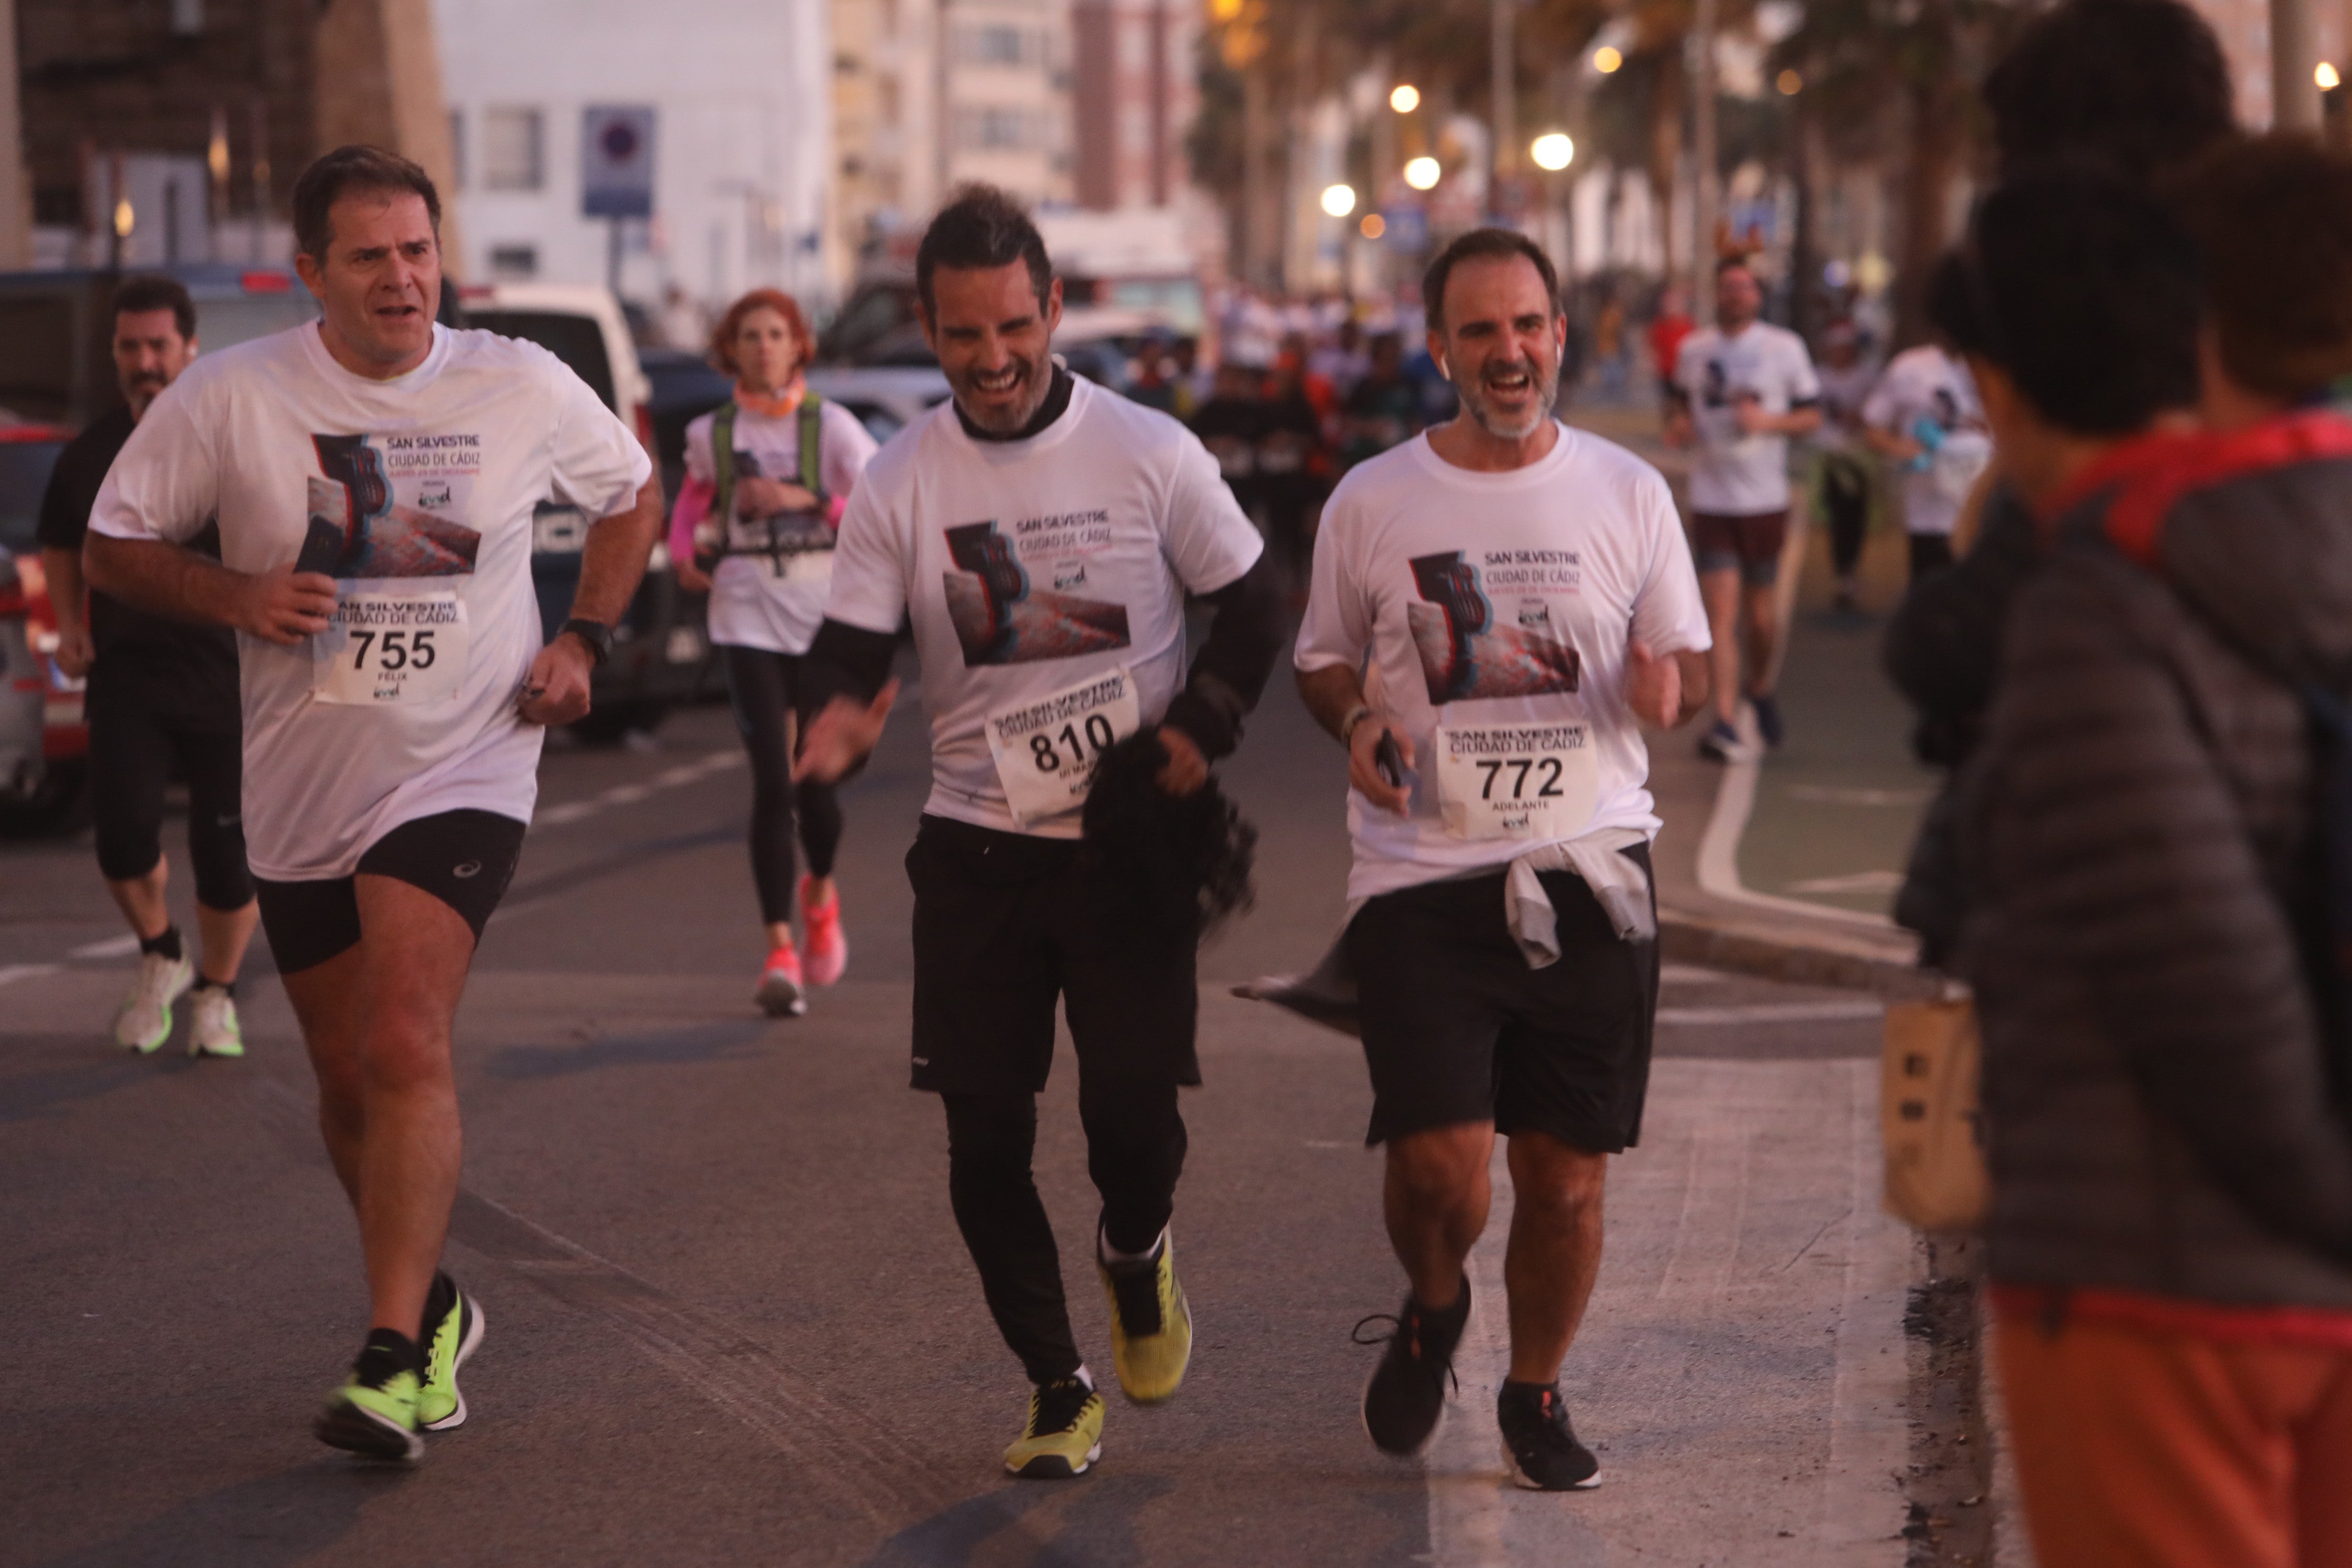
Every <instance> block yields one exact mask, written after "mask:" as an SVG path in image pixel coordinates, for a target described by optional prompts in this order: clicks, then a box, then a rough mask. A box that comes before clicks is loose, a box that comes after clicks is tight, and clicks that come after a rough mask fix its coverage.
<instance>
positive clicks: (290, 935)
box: [255, 811, 524, 974]
mask: <svg viewBox="0 0 2352 1568" xmlns="http://www.w3.org/2000/svg"><path fill="white" fill-rule="evenodd" d="M523 830H524V825H523V824H522V823H520V822H517V821H516V820H515V819H514V818H513V817H511V816H499V814H498V813H497V812H494V811H445V812H442V813H440V814H439V815H437V816H420V817H418V818H416V819H415V821H413V822H404V823H402V824H401V825H400V826H397V827H395V828H394V829H393V830H392V831H391V832H389V833H387V834H385V835H384V836H383V837H381V838H379V839H377V840H376V841H375V842H374V843H373V844H372V845H370V846H369V847H368V849H367V853H365V854H363V855H362V856H361V857H360V863H359V870H358V872H355V873H354V874H353V875H354V876H357V875H359V874H362V873H364V874H365V875H367V876H371V877H392V878H396V879H399V880H401V881H403V882H406V883H407V884H408V885H409V886H410V887H412V888H422V889H425V891H426V892H428V893H430V894H432V895H433V896H434V897H435V898H436V899H438V900H441V901H442V902H443V903H445V904H446V905H448V906H449V907H450V908H451V909H453V910H457V912H458V914H460V915H462V916H464V917H465V921H466V923H467V925H469V926H471V927H473V929H474V940H475V941H476V942H479V941H481V940H482V929H483V928H484V927H485V926H487V925H488V924H489V923H490V916H491V915H492V914H493V913H494V912H496V911H497V910H498V907H499V900H500V899H503V898H505V897H506V893H507V884H508V883H509V882H511V881H513V880H514V874H515V866H516V863H517V862H519V861H520V859H521V858H522V836H523ZM255 887H256V889H257V890H258V891H259V893H260V895H261V929H262V930H263V931H265V932H267V933H268V937H269V952H270V955H271V956H272V957H274V958H275V959H276V960H277V961H278V973H280V974H294V973H299V972H300V971H302V970H305V969H310V968H314V967H316V966H317V965H319V964H321V963H326V962H327V960H329V959H331V958H333V957H335V956H336V955H337V954H339V953H342V952H348V951H349V950H351V949H352V948H353V947H356V946H358V945H359V940H360V904H359V895H358V890H357V889H356V887H355V886H354V883H353V878H352V877H331V878H328V879H326V880H324V881H318V882H272V881H268V880H265V879H258V878H257V879H255Z"/></svg>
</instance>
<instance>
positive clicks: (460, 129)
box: [449, 109, 466, 191]
mask: <svg viewBox="0 0 2352 1568" xmlns="http://www.w3.org/2000/svg"><path fill="white" fill-rule="evenodd" d="M449 184H450V188H452V189H453V190H460V191H462V190H464V189H465V188H466V117H465V115H464V114H463V113H462V112H460V111H459V110H455V109H453V110H450V111H449Z"/></svg>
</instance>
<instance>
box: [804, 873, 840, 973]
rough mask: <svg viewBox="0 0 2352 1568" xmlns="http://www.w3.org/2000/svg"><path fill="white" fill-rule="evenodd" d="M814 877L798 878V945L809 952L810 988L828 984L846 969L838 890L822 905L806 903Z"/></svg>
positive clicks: (837, 888) (837, 887) (836, 888)
mask: <svg viewBox="0 0 2352 1568" xmlns="http://www.w3.org/2000/svg"><path fill="white" fill-rule="evenodd" d="M815 880H816V879H815V878H814V877H803V878H802V879H801V943H802V945H803V946H804V947H806V948H807V949H808V977H809V984H813V985H830V984H833V983H834V982H835V981H836V980H839V979H840V978H841V972H842V971H843V970H845V969H847V968H848V967H849V938H848V937H847V936H845V935H844V934H843V932H842V929H841V889H840V888H839V886H837V885H836V886H835V889H834V890H833V896H832V897H831V898H829V899H827V900H825V901H824V904H823V905H822V906H819V905H816V904H812V903H810V902H809V884H810V883H811V882H814V881H815Z"/></svg>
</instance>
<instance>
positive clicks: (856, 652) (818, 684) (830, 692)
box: [800, 617, 898, 724]
mask: <svg viewBox="0 0 2352 1568" xmlns="http://www.w3.org/2000/svg"><path fill="white" fill-rule="evenodd" d="M897 655H898V637H897V636H896V635H895V634H893V633H890V632H869V631H867V630H866V628H865V627H864V626H851V625H850V624H849V623H848V622H846V621H836V620H834V619H832V618H830V617H828V618H826V619H825V620H824V622H823V623H821V624H820V625H819V626H817V628H816V637H815V638H814V640H813V641H812V642H811V643H810V644H809V650H808V660H807V662H806V663H805V664H804V665H803V667H802V671H803V679H802V680H801V689H800V707H801V722H802V723H803V724H805V723H807V722H808V721H809V720H810V719H812V718H814V716H815V715H816V713H817V711H818V710H820V709H822V708H824V705H825V704H826V703H828V702H830V701H832V700H834V699H835V698H836V697H854V698H856V700H858V701H860V702H871V701H872V700H874V694H875V693H876V692H877V691H879V690H881V689H882V683H883V682H884V681H886V680H887V679H890V661H891V659H892V658H896V657H897Z"/></svg>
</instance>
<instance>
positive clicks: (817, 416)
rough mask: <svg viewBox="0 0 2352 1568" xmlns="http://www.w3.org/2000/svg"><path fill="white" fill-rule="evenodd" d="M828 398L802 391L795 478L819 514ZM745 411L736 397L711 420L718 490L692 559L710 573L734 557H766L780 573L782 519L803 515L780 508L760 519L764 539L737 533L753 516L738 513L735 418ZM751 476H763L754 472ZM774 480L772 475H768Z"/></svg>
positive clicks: (696, 533)
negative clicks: (746, 538) (747, 539)
mask: <svg viewBox="0 0 2352 1568" xmlns="http://www.w3.org/2000/svg"><path fill="white" fill-rule="evenodd" d="M823 408H824V399H823V398H821V397H819V396H818V395H816V394H815V393H814V392H808V393H803V394H802V395H801V405H800V409H799V412H798V416H797V419H796V423H797V426H798V429H799V436H800V471H799V473H798V474H796V475H795V476H794V481H795V482H796V483H797V484H799V486H800V487H801V489H804V490H806V491H808V492H809V494H811V495H813V496H814V497H816V507H815V509H814V510H816V512H817V513H818V514H819V515H820V516H821V515H822V514H823V513H824V510H825V504H826V499H827V498H826V496H825V493H824V484H823V482H822V477H821V476H822V468H823V464H822V457H823V447H824V430H823V418H822V410H823ZM740 412H741V409H740V407H739V405H737V404H736V402H735V400H734V399H733V398H731V397H730V398H729V399H728V400H727V401H726V402H725V403H723V404H721V405H719V408H718V409H717V411H716V412H714V413H713V414H712V416H711V419H710V469H711V481H712V484H713V487H714V493H713V495H712V496H711V499H710V511H709V515H708V516H706V517H705V518H704V520H703V521H702V523H701V525H700V526H698V527H697V528H696V529H695V531H694V563H695V565H696V566H697V567H698V569H700V570H701V571H703V572H704V573H709V572H711V571H714V570H716V569H717V567H718V565H719V562H721V561H723V560H725V559H726V558H727V557H728V556H730V555H764V556H766V557H767V558H768V563H769V565H770V567H771V568H772V569H775V570H778V571H781V570H782V565H783V557H784V554H785V551H784V541H783V532H782V522H783V520H785V519H787V518H792V517H795V516H798V515H800V514H799V513H794V512H778V513H775V514H774V515H772V516H771V517H768V518H765V519H761V520H759V521H761V522H764V523H765V525H766V533H767V539H766V541H765V542H764V543H762V542H743V541H742V540H741V539H740V537H739V536H740V533H741V532H743V531H746V530H748V529H749V528H750V527H751V521H752V520H750V519H745V518H739V517H737V516H736V515H735V479H736V474H735V416H736V415H737V414H739V413H740ZM751 477H753V478H759V477H761V476H759V475H756V474H755V475H753V476H751ZM765 477H768V478H773V477H774V476H772V475H770V476H765Z"/></svg>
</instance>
